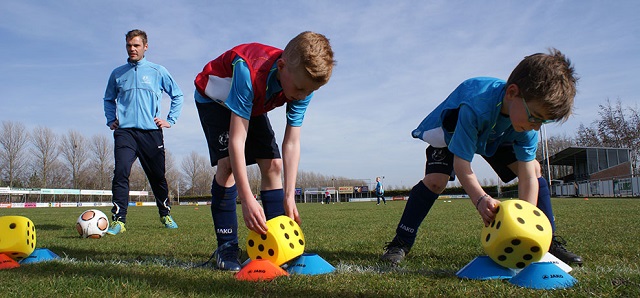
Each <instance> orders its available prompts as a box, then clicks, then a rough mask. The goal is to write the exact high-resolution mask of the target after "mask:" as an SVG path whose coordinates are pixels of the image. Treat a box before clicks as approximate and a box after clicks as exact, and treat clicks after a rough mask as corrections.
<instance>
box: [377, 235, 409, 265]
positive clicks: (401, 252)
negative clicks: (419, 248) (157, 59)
mask: <svg viewBox="0 0 640 298" xmlns="http://www.w3.org/2000/svg"><path fill="white" fill-rule="evenodd" d="M384 250H385V251H384V254H382V256H381V257H380V260H382V261H385V262H389V263H391V264H394V265H396V264H398V263H400V262H401V261H402V260H403V259H404V257H405V256H406V255H407V254H409V250H411V246H409V245H407V244H406V243H404V241H402V240H400V239H398V238H397V237H396V238H393V241H391V242H387V243H386V245H385V246H384Z"/></svg>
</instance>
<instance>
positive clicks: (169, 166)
mask: <svg viewBox="0 0 640 298" xmlns="http://www.w3.org/2000/svg"><path fill="white" fill-rule="evenodd" d="M165 178H167V186H168V188H169V197H170V198H173V197H174V196H176V195H177V196H178V197H179V196H180V194H179V193H178V191H180V184H181V180H182V179H180V171H179V170H178V169H177V168H176V162H175V159H174V158H173V155H171V153H169V151H168V150H165Z"/></svg>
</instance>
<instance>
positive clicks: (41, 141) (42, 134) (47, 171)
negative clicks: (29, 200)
mask: <svg viewBox="0 0 640 298" xmlns="http://www.w3.org/2000/svg"><path fill="white" fill-rule="evenodd" d="M31 143H32V144H33V146H32V147H31V148H30V152H31V154H32V156H33V158H34V159H33V165H32V167H33V171H34V173H36V175H37V178H38V179H37V182H36V185H30V187H43V188H46V187H48V186H49V185H51V180H52V174H53V171H54V167H56V166H57V162H58V156H59V155H60V148H59V145H58V136H57V135H56V134H55V133H54V132H53V130H51V129H50V128H49V127H46V126H38V127H36V128H35V129H34V130H33V133H32V138H31Z"/></svg>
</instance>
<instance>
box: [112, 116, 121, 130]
mask: <svg viewBox="0 0 640 298" xmlns="http://www.w3.org/2000/svg"><path fill="white" fill-rule="evenodd" d="M118 126H120V121H118V119H116V121H113V123H111V125H110V126H109V128H111V130H116V129H118Z"/></svg>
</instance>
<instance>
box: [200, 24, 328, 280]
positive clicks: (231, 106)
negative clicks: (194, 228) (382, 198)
mask: <svg viewBox="0 0 640 298" xmlns="http://www.w3.org/2000/svg"><path fill="white" fill-rule="evenodd" d="M334 63H335V61H334V60H333V50H332V49H331V46H330V44H329V40H328V39H327V38H326V37H325V36H324V35H322V34H318V33H314V32H309V31H307V32H302V33H300V34H299V35H298V36H296V37H294V38H293V39H292V40H291V41H289V43H288V44H287V46H286V47H285V48H284V51H283V50H281V49H278V48H275V47H272V46H268V45H264V44H259V43H249V44H242V45H239V46H236V47H234V48H232V49H231V50H228V51H226V52H225V53H223V54H222V55H220V56H219V57H218V58H216V59H214V60H212V61H210V62H209V63H207V64H206V65H205V66H204V69H203V70H202V72H200V73H199V74H198V75H197V76H196V79H195V85H196V92H195V95H194V96H195V100H196V107H197V108H198V114H199V115H200V123H201V124H202V129H203V131H204V135H205V137H206V139H207V144H208V147H209V157H210V159H211V165H212V166H216V165H217V167H218V169H217V171H216V176H215V177H214V179H213V182H212V184H211V215H212V217H213V225H214V227H215V232H216V239H217V242H218V248H217V249H216V250H215V252H214V254H213V257H215V259H216V268H218V269H221V270H231V271H238V270H240V260H239V259H238V258H239V252H240V249H239V247H238V222H237V217H236V197H239V198H240V202H241V204H242V205H241V206H242V215H243V218H244V223H245V225H246V226H247V228H249V229H250V230H253V231H255V232H257V233H260V234H265V233H266V231H267V225H266V221H267V220H269V219H271V218H274V217H276V216H279V215H285V214H286V215H287V216H289V217H291V218H292V219H294V220H295V221H296V222H298V224H300V215H299V214H298V209H297V207H296V203H295V194H296V190H295V184H296V176H297V171H298V164H299V161H300V133H301V126H302V120H303V118H304V114H305V111H306V110H307V106H308V105H309V102H310V101H311V98H312V96H313V92H314V91H316V90H318V89H319V88H320V87H321V86H323V85H325V84H326V83H327V82H328V81H329V78H330V77H331V72H332V70H333V65H334ZM282 105H286V117H287V125H286V128H285V132H284V138H283V141H282V158H281V156H280V149H279V148H278V145H277V144H276V137H275V133H274V132H273V129H272V128H271V123H270V121H269V117H268V116H267V112H268V111H271V110H273V109H275V108H277V107H279V106H282ZM256 163H257V164H258V167H259V168H260V173H261V176H262V180H261V181H262V182H261V186H260V188H261V191H260V198H261V200H262V207H261V206H260V204H259V203H258V202H257V201H256V199H255V198H254V197H253V195H252V193H251V187H250V186H249V179H248V177H247V170H246V166H247V165H251V164H256ZM283 171H284V175H283ZM283 177H284V186H283V183H282V179H283Z"/></svg>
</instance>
